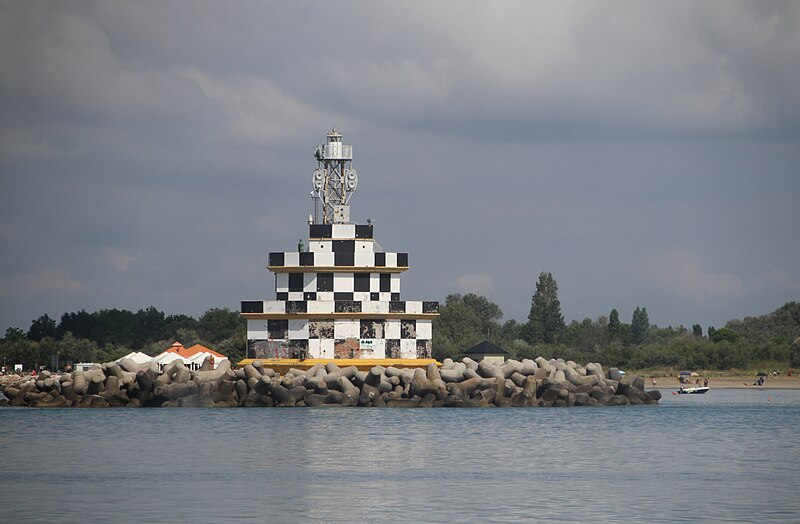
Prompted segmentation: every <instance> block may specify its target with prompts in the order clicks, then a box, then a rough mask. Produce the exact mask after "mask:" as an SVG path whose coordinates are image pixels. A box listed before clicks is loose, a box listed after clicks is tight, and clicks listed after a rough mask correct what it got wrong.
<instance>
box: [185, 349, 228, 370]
mask: <svg viewBox="0 0 800 524" xmlns="http://www.w3.org/2000/svg"><path fill="white" fill-rule="evenodd" d="M208 357H213V359H214V369H217V366H219V365H220V362H222V361H223V360H228V357H222V358H220V357H219V356H218V355H212V354H211V353H208V352H206V351H201V352H199V353H195V354H194V355H192V356H191V357H189V358H188V360H189V364H187V366H188V367H189V368H191V369H200V366H202V365H203V362H204V361H205V359H206V358H208Z"/></svg>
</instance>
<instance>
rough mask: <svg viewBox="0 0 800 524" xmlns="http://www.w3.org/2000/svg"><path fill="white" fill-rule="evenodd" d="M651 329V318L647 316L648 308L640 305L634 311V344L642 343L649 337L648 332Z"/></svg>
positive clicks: (632, 335)
mask: <svg viewBox="0 0 800 524" xmlns="http://www.w3.org/2000/svg"><path fill="white" fill-rule="evenodd" d="M649 329H650V319H649V318H648V317H647V308H641V309H639V308H638V307H637V308H636V309H635V310H634V311H633V319H632V320H631V337H632V338H633V343H634V344H641V343H642V342H644V339H645V338H646V337H647V332H648V330H649Z"/></svg>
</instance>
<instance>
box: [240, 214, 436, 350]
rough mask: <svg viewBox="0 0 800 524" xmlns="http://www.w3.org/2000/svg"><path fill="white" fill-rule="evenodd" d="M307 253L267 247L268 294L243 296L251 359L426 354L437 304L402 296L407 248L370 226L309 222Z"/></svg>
mask: <svg viewBox="0 0 800 524" xmlns="http://www.w3.org/2000/svg"><path fill="white" fill-rule="evenodd" d="M309 233H310V234H309V240H308V244H307V246H308V251H304V252H279V253H270V254H269V262H268V267H269V269H270V271H273V272H275V294H276V297H275V300H248V301H243V302H242V313H243V314H244V315H245V317H247V338H248V357H250V358H407V359H416V358H430V357H431V339H432V337H433V333H432V328H431V325H432V319H433V317H434V316H435V315H436V314H438V310H439V304H438V302H424V301H403V300H401V298H400V273H401V272H403V271H405V270H406V269H407V268H408V255H407V254H406V253H389V252H383V251H382V250H380V249H379V248H378V249H377V250H376V247H378V246H377V244H376V242H375V241H374V239H373V236H372V226H371V225H355V224H333V225H311V226H310V232H309Z"/></svg>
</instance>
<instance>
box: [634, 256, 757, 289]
mask: <svg viewBox="0 0 800 524" xmlns="http://www.w3.org/2000/svg"><path fill="white" fill-rule="evenodd" d="M636 270H637V272H638V276H639V278H640V280H641V283H642V284H643V285H645V286H647V287H654V288H657V290H658V291H659V292H665V291H666V292H669V293H671V294H674V295H676V296H677V297H679V298H681V299H684V300H692V301H705V300H725V299H731V298H735V297H739V296H742V295H743V294H744V293H745V286H744V282H743V281H742V279H741V278H740V277H738V276H736V275H730V274H718V273H711V272H709V271H706V269H705V268H704V267H703V264H702V262H701V260H700V257H698V256H697V255H696V254H695V253H694V252H692V251H689V250H686V249H678V250H674V251H669V252H665V253H662V254H659V255H655V256H647V257H644V258H643V259H642V261H641V263H640V264H639V265H638V267H637V268H636Z"/></svg>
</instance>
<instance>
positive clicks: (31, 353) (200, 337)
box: [0, 307, 502, 370]
mask: <svg viewBox="0 0 800 524" xmlns="http://www.w3.org/2000/svg"><path fill="white" fill-rule="evenodd" d="M499 316H502V313H501V314H500V315H499ZM246 338H247V324H246V322H245V320H244V319H243V318H242V317H241V315H239V313H238V312H236V311H231V310H228V309H225V308H212V309H209V310H208V311H206V312H205V313H204V314H203V315H202V316H201V317H200V320H195V319H194V318H192V317H190V316H186V315H170V316H166V315H164V313H163V312H161V311H159V310H157V309H156V308H154V307H149V308H147V309H140V310H139V311H137V312H136V313H133V312H131V311H127V310H119V309H104V310H100V311H96V312H94V313H88V312H86V311H85V310H81V311H78V312H73V313H64V314H63V315H62V316H61V320H60V322H59V323H58V324H56V322H55V320H53V319H51V318H50V317H49V316H48V315H42V316H40V317H39V318H38V319H36V320H34V321H33V322H32V323H31V327H30V329H29V330H28V333H27V334H26V333H24V332H23V331H22V330H20V329H17V328H8V329H7V330H6V336H5V337H4V338H3V339H2V340H0V358H2V359H4V362H5V364H6V365H7V366H8V367H11V366H13V365H14V364H22V365H23V366H24V368H25V369H26V370H27V369H32V368H33V367H35V366H46V367H50V365H51V362H52V361H53V358H54V357H57V358H58V361H59V363H60V365H61V366H64V365H65V364H66V363H68V362H72V363H76V362H108V361H110V360H116V359H117V358H120V357H122V356H124V355H126V354H128V353H130V352H131V351H143V352H144V353H147V354H148V355H152V356H155V355H157V354H158V353H161V352H162V351H164V350H165V349H167V348H168V347H169V346H170V345H171V344H172V343H173V342H174V341H176V340H178V341H180V342H181V343H182V344H184V346H186V347H189V346H191V345H194V344H197V343H199V344H203V345H204V346H207V347H209V348H211V349H215V350H217V351H219V352H220V353H222V354H224V355H227V356H228V357H229V358H230V359H231V361H232V362H236V361H238V360H241V359H242V358H244V353H245V346H246Z"/></svg>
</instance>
